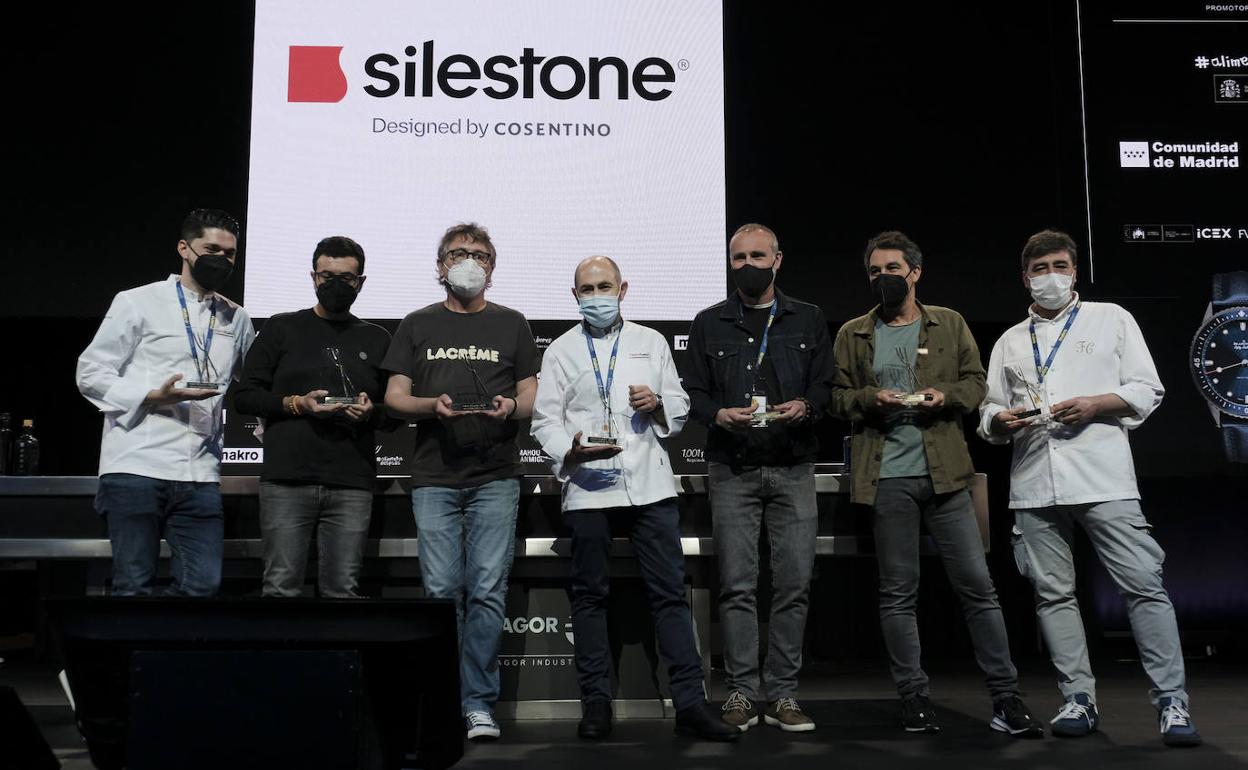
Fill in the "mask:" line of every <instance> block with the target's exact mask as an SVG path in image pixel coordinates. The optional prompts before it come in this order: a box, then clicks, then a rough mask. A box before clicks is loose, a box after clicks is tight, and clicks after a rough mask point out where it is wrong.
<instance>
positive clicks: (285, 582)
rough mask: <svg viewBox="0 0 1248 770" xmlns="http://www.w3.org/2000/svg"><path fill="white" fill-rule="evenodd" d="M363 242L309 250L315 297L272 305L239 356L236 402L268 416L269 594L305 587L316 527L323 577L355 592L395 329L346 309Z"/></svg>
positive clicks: (331, 591)
mask: <svg viewBox="0 0 1248 770" xmlns="http://www.w3.org/2000/svg"><path fill="white" fill-rule="evenodd" d="M364 281H365V277H364V250H363V249H362V248H360V245H359V244H358V243H356V242H355V241H353V240H351V239H350V238H346V237H343V236H333V237H330V238H325V239H323V240H322V241H321V242H320V243H318V244H316V248H315V249H314V250H313V252H312V287H313V289H314V290H315V292H316V305H314V306H313V307H312V308H310V309H307V310H300V311H297V312H294V313H282V314H280V315H275V316H273V317H272V318H270V319H269V320H268V321H266V322H265V324H264V328H263V330H262V331H261V333H260V335H259V337H258V338H257V339H256V344H255V345H253V346H252V348H251V352H249V353H248V354H247V361H246V364H245V366H244V368H243V378H242V383H241V384H240V385H239V387H238V389H237V390H236V391H235V393H234V406H235V408H236V409H237V410H238V411H239V412H241V413H242V414H250V415H255V416H257V417H260V418H262V419H263V420H264V431H263V436H262V438H263V441H264V446H265V450H266V451H265V453H264V465H263V467H262V469H261V472H260V535H261V541H262V543H263V545H264V595H265V596H301V595H302V593H303V575H304V570H305V569H306V568H307V563H308V548H309V546H310V545H311V542H312V535H313V532H315V533H316V538H317V571H318V574H317V588H318V589H319V591H320V595H321V596H324V597H331V598H339V599H341V598H357V597H359V592H358V587H359V580H360V568H361V567H362V566H363V563H364V544H365V542H366V540H367V538H368V522H369V519H370V517H371V515H372V508H373V484H374V481H375V479H376V476H377V467H376V451H375V447H376V433H375V431H374V427H375V425H376V424H377V422H378V418H379V417H380V416H381V414H382V410H378V409H374V407H373V404H374V403H375V401H376V400H380V399H381V398H382V394H383V388H384V383H385V381H386V373H385V372H384V371H383V370H382V368H381V363H382V360H383V359H384V358H385V356H386V350H387V348H388V347H389V346H390V334H389V333H388V332H386V330H385V329H382V328H381V327H380V326H376V325H374V324H370V323H368V322H367V321H361V320H360V319H359V318H356V317H355V316H354V315H352V314H351V305H352V303H354V302H355V300H356V298H357V297H358V296H359V293H360V291H361V290H362V289H363V288H364ZM348 400H349V401H348Z"/></svg>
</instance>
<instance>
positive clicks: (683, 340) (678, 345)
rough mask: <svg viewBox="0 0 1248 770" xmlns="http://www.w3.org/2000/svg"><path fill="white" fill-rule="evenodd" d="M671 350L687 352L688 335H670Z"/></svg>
mask: <svg viewBox="0 0 1248 770" xmlns="http://www.w3.org/2000/svg"><path fill="white" fill-rule="evenodd" d="M672 349H673V350H688V349H689V335H688V334H674V335H672Z"/></svg>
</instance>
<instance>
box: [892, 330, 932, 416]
mask: <svg viewBox="0 0 1248 770" xmlns="http://www.w3.org/2000/svg"><path fill="white" fill-rule="evenodd" d="M894 352H895V353H896V354H897V359H898V360H899V361H901V363H902V366H903V368H902V369H901V370H900V372H899V374H901V375H902V376H901V377H900V378H898V379H899V381H897V382H895V384H894V385H893V386H892V387H893V388H895V389H896V390H899V391H901V394H900V395H899V396H898V397H897V398H898V400H899V401H901V403H903V404H905V405H906V406H918V405H919V404H921V403H923V402H924V401H931V400H932V398H933V396H932V394H931V393H915V392H914V391H916V390H918V387H919V373H918V371H917V370H916V369H915V368H914V363H913V362H912V361H911V360H910V351H908V350H906V349H905V348H904V347H902V346H901V345H898V346H897V347H896V348H895V349H894ZM894 368H895V367H894Z"/></svg>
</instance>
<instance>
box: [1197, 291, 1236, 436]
mask: <svg viewBox="0 0 1248 770" xmlns="http://www.w3.org/2000/svg"><path fill="white" fill-rule="evenodd" d="M1189 360H1190V361H1191V364H1192V378H1193V379H1194V380H1195V381H1196V387H1197V388H1198V389H1199V390H1200V392H1201V395H1203V396H1204V397H1205V398H1207V399H1209V402H1210V403H1211V404H1213V405H1214V406H1215V407H1217V408H1218V409H1220V410H1221V411H1223V412H1225V413H1226V414H1230V415H1234V416H1236V417H1241V418H1248V307H1229V308H1227V309H1226V310H1222V311H1220V312H1218V313H1217V315H1215V316H1214V317H1213V318H1210V319H1209V321H1208V323H1206V324H1205V325H1204V326H1202V327H1200V331H1198V332H1196V338H1195V339H1194V340H1192V355H1191V358H1190V359H1189Z"/></svg>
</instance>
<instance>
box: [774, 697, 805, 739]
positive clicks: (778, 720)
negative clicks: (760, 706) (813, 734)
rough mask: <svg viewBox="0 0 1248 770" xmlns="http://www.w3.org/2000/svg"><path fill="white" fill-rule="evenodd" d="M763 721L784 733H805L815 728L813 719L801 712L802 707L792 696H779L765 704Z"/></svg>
mask: <svg viewBox="0 0 1248 770" xmlns="http://www.w3.org/2000/svg"><path fill="white" fill-rule="evenodd" d="M763 721H765V722H766V723H767V724H769V725H774V726H775V727H779V728H780V729H781V730H784V731H785V732H786V733H805V732H809V731H811V730H813V729H815V720H813V719H811V718H810V717H808V716H806V715H805V714H803V713H802V707H801V706H799V705H797V701H796V700H795V699H793V698H781V699H780V700H778V701H776V702H774V703H769V704H767V710H766V711H764V712H763Z"/></svg>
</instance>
